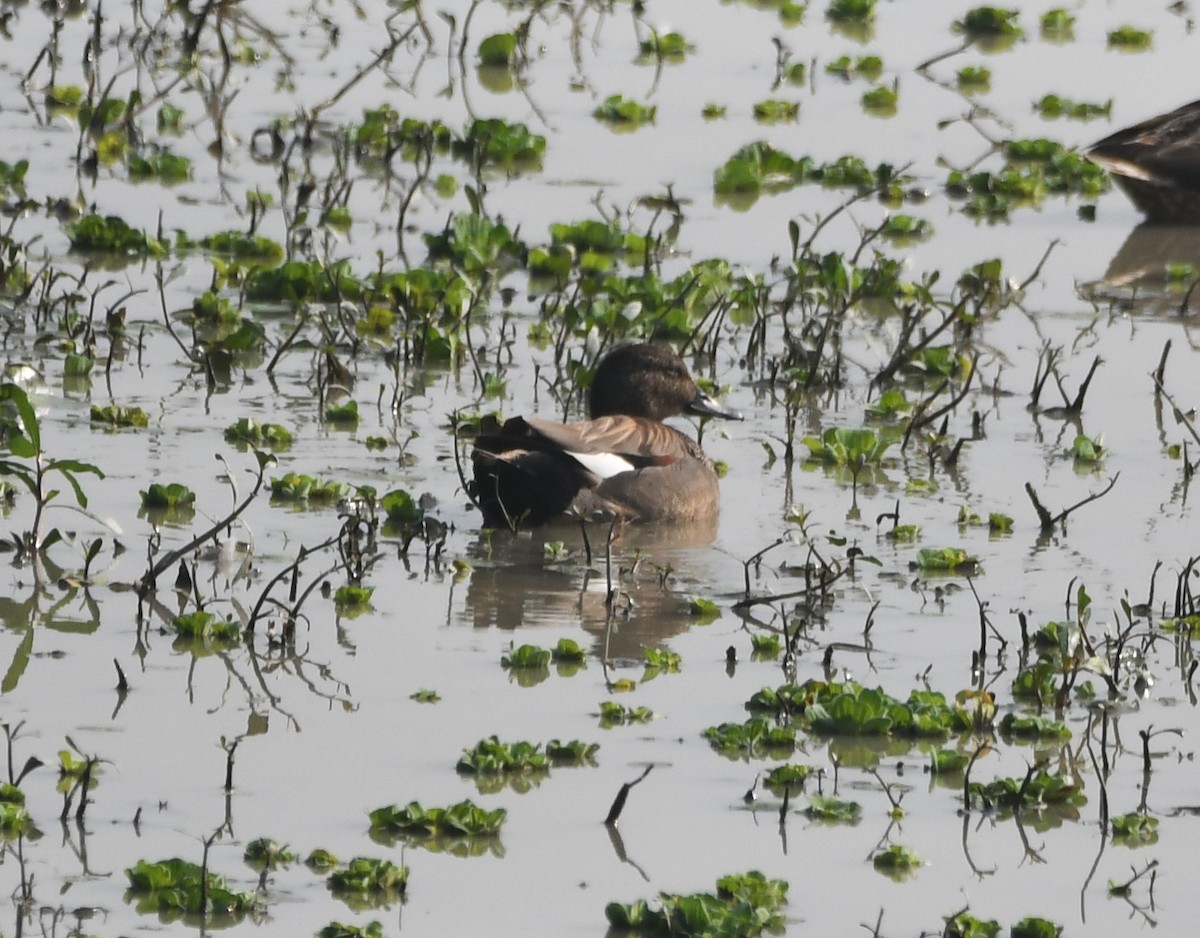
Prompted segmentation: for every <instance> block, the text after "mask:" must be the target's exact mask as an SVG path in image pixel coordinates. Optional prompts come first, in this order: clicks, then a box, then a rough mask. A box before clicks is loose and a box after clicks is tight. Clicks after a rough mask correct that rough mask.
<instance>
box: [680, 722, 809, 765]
mask: <svg viewBox="0 0 1200 938" xmlns="http://www.w3.org/2000/svg"><path fill="white" fill-rule="evenodd" d="M701 735H702V736H703V737H704V738H705V739H706V740H707V741H708V744H709V745H710V746H712V747H713V749H715V750H716V751H717V752H719V753H720V754H721V755H723V756H725V757H726V758H727V759H768V758H779V757H783V758H786V757H787V756H788V755H790V754H791V752H792V750H794V749H795V748H796V728H795V727H794V726H776V725H775V724H774V723H773V722H772V721H771V720H768V719H766V718H765V717H760V716H755V717H751V718H750V719H748V720H746V721H745V722H744V723H721V724H719V725H717V726H710V727H709V728H708V729H706V730H705V731H704V732H703V733H701Z"/></svg>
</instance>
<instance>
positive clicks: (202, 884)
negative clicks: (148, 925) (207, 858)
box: [125, 858, 257, 917]
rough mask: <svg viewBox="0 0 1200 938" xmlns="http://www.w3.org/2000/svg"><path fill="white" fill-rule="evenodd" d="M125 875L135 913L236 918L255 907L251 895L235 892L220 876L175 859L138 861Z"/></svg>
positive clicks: (253, 897) (185, 861)
mask: <svg viewBox="0 0 1200 938" xmlns="http://www.w3.org/2000/svg"><path fill="white" fill-rule="evenodd" d="M125 875H126V876H127V877H129V891H130V893H132V894H133V896H134V897H135V899H136V900H137V910H138V911H139V912H158V913H172V912H186V913H190V914H197V913H199V912H201V911H205V912H207V913H209V914H212V913H214V912H215V913H218V914H221V915H226V916H235V917H240V916H242V915H245V914H247V913H249V912H252V911H254V909H255V908H256V907H257V899H256V898H255V895H254V893H252V892H235V891H233V890H231V889H230V888H229V887H228V886H227V885H226V883H225V879H224V877H221V876H218V875H217V874H216V873H211V872H210V873H207V874H205V873H204V872H203V871H202V870H201V868H200V867H199V866H197V865H196V864H195V863H191V862H189V861H187V860H181V859H179V858H175V859H171V860H161V861H159V862H157V863H150V862H148V861H146V860H139V861H138V862H137V864H136V865H134V866H132V867H129V868H128V869H127V870H125ZM206 902H207V908H205V903H206Z"/></svg>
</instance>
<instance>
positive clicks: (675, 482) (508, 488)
mask: <svg viewBox="0 0 1200 938" xmlns="http://www.w3.org/2000/svg"><path fill="white" fill-rule="evenodd" d="M588 412H589V413H590V414H591V417H592V419H591V420H580V421H576V422H574V423H555V422H553V421H550V420H538V419H536V418H533V417H513V418H511V419H510V420H507V421H505V422H504V424H503V426H501V425H500V424H499V423H498V422H497V421H495V420H491V421H485V423H484V425H483V426H482V427H481V428H480V433H479V437H478V439H477V440H476V442H475V452H474V454H473V457H472V461H473V462H474V466H475V482H474V485H473V486H472V492H471V494H472V496H473V498H474V499H475V501H476V502H477V504H478V505H479V507H480V509H481V510H482V511H483V519H484V523H485V524H487V525H489V526H491V527H503V528H510V529H513V530H516V529H518V528H522V527H530V526H535V525H542V524H546V523H548V522H551V521H554V520H556V519H562V518H568V517H584V518H606V519H608V518H611V519H616V520H619V521H673V522H689V521H703V520H706V519H710V518H713V517H715V516H716V514H717V510H718V507H719V505H720V492H719V490H718V488H717V474H716V472H714V471H713V467H712V463H710V462H709V461H708V459H707V458H706V457H705V455H704V452H703V450H701V449H700V447H699V445H698V444H697V443H696V442H695V441H694V440H692V439H690V438H689V437H687V436H685V435H684V434H682V433H680V432H679V431H678V430H676V429H674V428H673V427H669V426H667V425H666V424H665V423H662V420H663V419H664V418H666V417H671V416H675V415H676V414H683V413H692V414H699V415H702V416H711V417H726V418H730V419H733V420H741V419H742V416H741V414H738V413H736V412H734V411H732V410H728V409H726V408H724V407H722V406H721V405H720V404H718V403H717V401H715V400H714V399H713V398H712V397H710V396H709V395H707V394H705V393H704V392H703V391H701V390H700V389H699V388H697V387H696V382H695V381H693V380H692V376H691V375H690V374H689V373H688V370H687V366H686V365H685V364H684V363H683V360H682V359H680V357H679V356H678V355H677V354H675V352H674V351H672V350H671V349H669V348H665V347H663V346H660V345H623V346H619V347H617V348H615V349H613V351H611V352H610V353H609V354H608V355H607V356H606V357H605V358H604V359H603V361H601V362H600V365H599V366H598V367H597V368H596V374H595V376H594V377H593V379H592V386H591V390H590V392H589V396H588Z"/></svg>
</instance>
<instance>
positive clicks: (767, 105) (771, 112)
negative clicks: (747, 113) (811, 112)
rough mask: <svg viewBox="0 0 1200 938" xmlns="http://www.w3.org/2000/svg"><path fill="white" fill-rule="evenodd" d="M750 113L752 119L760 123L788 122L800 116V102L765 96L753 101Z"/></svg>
mask: <svg viewBox="0 0 1200 938" xmlns="http://www.w3.org/2000/svg"><path fill="white" fill-rule="evenodd" d="M752 113H753V114H754V119H755V120H756V121H758V122H759V123H762V124H783V123H790V122H791V121H794V120H795V119H796V118H798V117H799V116H800V102H799V101H782V100H780V99H778V98H767V99H766V100H763V101H758V102H757V103H755V105H754V107H753V109H752Z"/></svg>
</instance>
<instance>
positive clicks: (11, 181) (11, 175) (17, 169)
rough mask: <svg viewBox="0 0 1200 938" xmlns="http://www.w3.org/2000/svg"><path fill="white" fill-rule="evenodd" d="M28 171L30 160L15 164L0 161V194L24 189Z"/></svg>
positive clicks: (19, 161)
mask: <svg viewBox="0 0 1200 938" xmlns="http://www.w3.org/2000/svg"><path fill="white" fill-rule="evenodd" d="M28 169H29V160H18V161H17V162H15V163H6V162H5V161H4V160H0V192H4V191H6V190H10V189H12V190H21V189H24V187H25V173H26V172H27V171H28Z"/></svg>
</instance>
